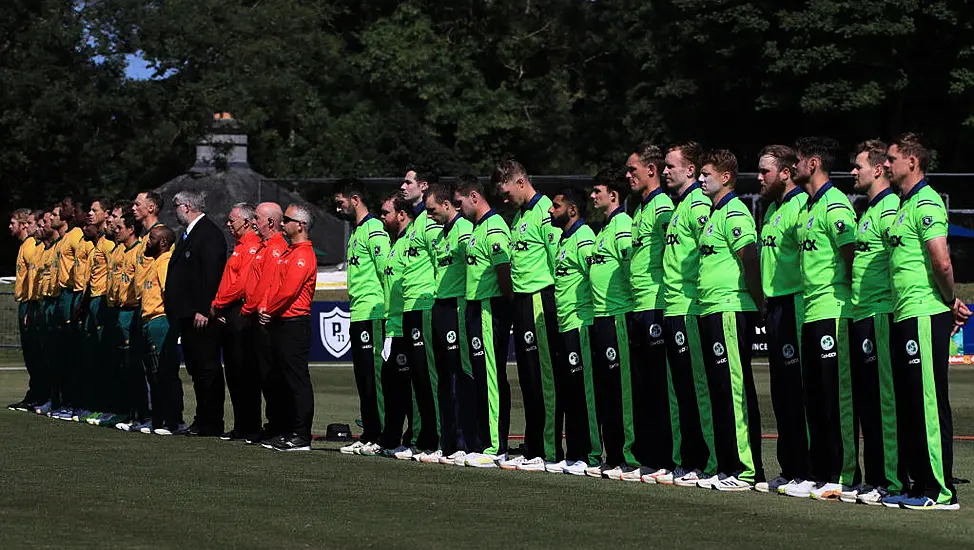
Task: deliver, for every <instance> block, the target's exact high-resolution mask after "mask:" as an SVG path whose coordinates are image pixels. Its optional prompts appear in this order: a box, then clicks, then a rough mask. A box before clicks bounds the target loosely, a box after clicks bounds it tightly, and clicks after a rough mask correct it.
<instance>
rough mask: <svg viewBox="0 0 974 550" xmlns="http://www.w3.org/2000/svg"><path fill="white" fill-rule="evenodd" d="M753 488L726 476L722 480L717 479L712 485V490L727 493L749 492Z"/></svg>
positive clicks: (748, 484) (735, 478)
mask: <svg viewBox="0 0 974 550" xmlns="http://www.w3.org/2000/svg"><path fill="white" fill-rule="evenodd" d="M753 487H754V486H753V485H751V484H750V483H748V482H746V481H743V480H740V479H737V477H735V476H727V477H725V478H724V479H719V480H717V483H715V484H714V489H717V490H718V491H723V492H728V493H733V492H739V491H750V490H751V489H752V488H753Z"/></svg>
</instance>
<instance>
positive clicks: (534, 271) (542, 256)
mask: <svg viewBox="0 0 974 550" xmlns="http://www.w3.org/2000/svg"><path fill="white" fill-rule="evenodd" d="M549 208H551V199H549V198H548V197H546V196H544V195H542V194H541V193H535V195H534V198H532V199H531V200H530V201H529V202H528V203H527V204H526V205H524V206H523V207H521V209H519V210H518V212H517V214H515V215H514V221H512V222H511V233H510V235H511V279H512V282H513V284H514V292H518V293H525V294H531V293H534V292H538V291H539V290H541V289H543V288H545V287H547V286H551V285H553V284H554V283H555V277H554V273H555V252H556V249H557V248H558V239H559V238H561V230H560V229H558V228H556V227H552V225H551V216H550V215H549V214H548V209H549Z"/></svg>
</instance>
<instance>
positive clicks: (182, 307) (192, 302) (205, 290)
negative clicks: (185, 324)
mask: <svg viewBox="0 0 974 550" xmlns="http://www.w3.org/2000/svg"><path fill="white" fill-rule="evenodd" d="M226 263H227V240H226V238H225V237H224V236H223V231H220V228H219V227H217V226H216V224H215V223H213V221H212V220H211V219H210V217H209V216H203V218H202V219H201V220H199V221H198V222H196V225H195V226H194V227H193V232H192V233H190V234H189V235H188V236H187V237H186V238H185V239H183V234H182V233H180V234H178V235H177V236H176V248H175V250H173V253H172V257H171V258H169V274H168V275H167V279H166V292H165V295H164V296H163V302H164V304H165V306H166V316H168V317H169V318H170V319H178V318H185V317H193V316H195V315H196V314H197V313H202V314H203V315H209V313H210V305H211V304H212V303H213V297H214V296H216V291H217V288H218V287H219V286H220V278H221V277H222V276H223V267H224V266H225V265H226Z"/></svg>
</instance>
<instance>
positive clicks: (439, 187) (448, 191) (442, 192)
mask: <svg viewBox="0 0 974 550" xmlns="http://www.w3.org/2000/svg"><path fill="white" fill-rule="evenodd" d="M444 201H448V202H450V204H453V186H452V185H448V184H446V183H434V184H431V185H430V186H429V188H428V189H427V190H426V202H444Z"/></svg>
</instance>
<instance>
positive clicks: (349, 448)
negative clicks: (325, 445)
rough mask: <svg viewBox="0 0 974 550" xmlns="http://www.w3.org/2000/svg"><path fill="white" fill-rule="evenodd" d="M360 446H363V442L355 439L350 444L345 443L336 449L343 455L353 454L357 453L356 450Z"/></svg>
mask: <svg viewBox="0 0 974 550" xmlns="http://www.w3.org/2000/svg"><path fill="white" fill-rule="evenodd" d="M362 447H365V443H364V442H362V441H355V442H354V443H352V444H351V445H345V446H344V447H342V448H341V449H338V451H339V452H340V453H342V454H343V455H354V454H358V450H359V449H361V448H362Z"/></svg>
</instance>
